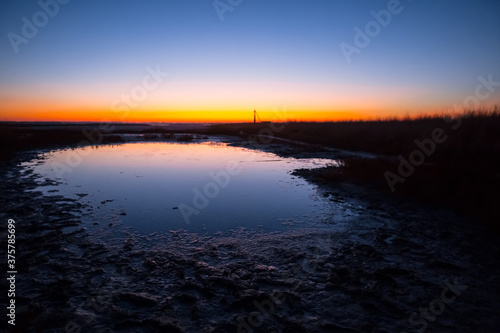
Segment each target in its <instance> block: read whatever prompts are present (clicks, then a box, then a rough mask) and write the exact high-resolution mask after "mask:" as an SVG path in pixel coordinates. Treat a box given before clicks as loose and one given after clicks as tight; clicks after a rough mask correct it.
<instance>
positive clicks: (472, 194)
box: [211, 111, 500, 227]
mask: <svg viewBox="0 0 500 333" xmlns="http://www.w3.org/2000/svg"><path fill="white" fill-rule="evenodd" d="M211 131H212V133H214V134H215V133H216V134H232V135H240V136H243V137H254V138H255V137H257V138H258V136H259V134H261V135H264V136H265V135H269V134H270V133H272V135H274V136H275V137H278V138H282V139H287V140H293V141H301V142H305V143H309V144H311V146H312V147H315V146H316V147H317V146H318V145H322V146H328V147H333V148H338V149H347V150H353V151H361V152H369V153H375V154H378V155H379V156H380V157H379V158H375V159H364V158H348V159H345V160H343V161H342V165H341V167H339V168H326V169H322V170H318V171H315V174H314V175H309V176H310V177H312V178H314V180H316V181H317V182H322V183H334V182H338V181H348V182H354V183H360V184H365V185H370V186H373V187H376V188H378V189H379V190H380V191H382V192H384V193H387V194H389V195H391V196H398V197H406V198H411V199H415V200H418V201H423V202H429V203H434V204H438V205H448V206H451V207H453V208H455V209H456V210H459V211H461V212H463V213H466V214H469V215H472V216H475V217H480V218H481V219H483V220H486V221H489V222H490V223H492V224H493V225H494V226H496V227H498V226H499V225H500V223H498V219H499V217H500V208H499V205H498V203H499V202H500V190H499V189H500V113H499V112H498V111H493V112H470V113H466V114H463V115H461V116H460V117H454V118H443V117H425V118H420V119H414V120H391V121H364V122H336V123H283V124H270V123H259V124H227V125H216V126H213V127H212V129H211ZM263 138H264V137H263ZM412 162H415V163H412ZM412 169H413V170H412ZM401 171H402V172H401ZM302 173H303V175H304V176H307V175H306V174H305V173H307V172H306V171H302Z"/></svg>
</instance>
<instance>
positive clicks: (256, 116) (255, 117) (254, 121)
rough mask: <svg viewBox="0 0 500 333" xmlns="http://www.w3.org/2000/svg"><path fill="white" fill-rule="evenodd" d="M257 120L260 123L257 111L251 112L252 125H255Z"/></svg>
mask: <svg viewBox="0 0 500 333" xmlns="http://www.w3.org/2000/svg"><path fill="white" fill-rule="evenodd" d="M257 119H259V122H262V120H260V117H259V114H258V113H257V110H255V109H254V110H253V123H254V124H255V123H256V122H257Z"/></svg>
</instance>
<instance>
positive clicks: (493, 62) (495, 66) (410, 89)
mask: <svg viewBox="0 0 500 333" xmlns="http://www.w3.org/2000/svg"><path fill="white" fill-rule="evenodd" d="M231 3H232V5H231ZM43 4H46V5H43ZM54 4H57V7H59V8H57V7H56V6H55V5H54ZM214 4H215V5H214ZM43 7H45V11H48V12H49V14H46V13H45V12H44V9H43ZM388 8H389V9H388ZM381 10H384V11H383V12H380V11H381ZM372 11H374V12H376V13H380V17H379V20H382V21H381V22H382V25H385V26H382V25H381V24H380V23H376V22H377V21H375V18H374V16H373V13H371V12H372ZM391 11H392V12H393V13H391ZM384 13H391V14H390V15H391V17H390V19H388V17H387V16H384ZM499 13H500V1H498V0H491V1H486V0H478V1H470V0H467V1H464V0H455V1H449V0H413V1H411V0H405V1H401V2H400V3H399V5H398V1H395V0H390V1H369V0H343V1H340V0H339V1H332V0H316V1H311V0H242V1H241V0H230V1H228V0H220V1H218V2H217V1H216V2H213V1H212V0H207V1H200V0H146V1H144V0H142V1H139V0H85V1H83V0H70V1H69V0H59V2H56V0H42V1H40V2H37V1H27V0H4V1H2V2H1V4H0V34H1V35H2V38H1V41H0V121H3V120H16V121H25V120H26V121H37V120H43V121H109V120H112V121H134V122H135V121H164V122H171V121H172V122H177V121H195V122H206V121H250V120H251V119H252V117H253V114H252V112H253V110H254V109H257V111H258V112H259V114H260V116H261V118H263V120H274V121H285V120H317V121H323V120H338V119H359V118H364V119H366V118H377V117H388V116H405V115H417V114H419V113H432V112H443V111H447V110H448V111H449V110H450V109H451V108H452V107H453V106H454V105H463V101H464V99H465V98H467V97H468V96H470V95H474V94H475V92H476V88H477V87H478V85H479V84H480V81H479V80H478V77H480V76H482V77H483V78H485V79H487V78H488V76H491V78H492V80H493V81H494V82H500V19H499V16H498V15H499ZM384 20H385V21H384ZM370 21H373V22H372V23H370ZM367 24H368V28H369V29H372V30H369V31H365V28H366V27H367ZM37 26H38V27H37ZM356 27H359V28H360V29H361V31H362V32H364V33H368V35H371V36H373V37H370V36H365V37H368V38H369V39H370V41H369V43H367V42H366V40H363V38H358V40H357V42H358V43H357V44H356V42H355V36H356V34H357V32H356V31H355V28H356ZM33 28H35V29H37V30H33ZM360 39H361V42H364V43H365V44H367V45H363V44H362V43H360ZM342 43H344V44H342ZM347 44H349V45H351V46H352V47H353V48H354V47H357V52H355V53H352V54H350V56H347V57H346V54H345V45H347ZM341 45H344V51H343V48H342V47H341ZM351 50H352V49H351ZM154 72H156V74H151V73H154ZM166 73H168V75H167V74H166ZM490 89H491V87H490ZM493 90H494V91H493V93H490V95H489V96H488V98H485V99H483V100H481V103H482V105H484V106H485V107H490V106H491V105H493V104H495V103H496V104H500V84H497V85H496V86H494V88H493ZM480 92H482V93H487V92H488V90H486V88H484V87H483V88H481V90H480ZM483 95H484V94H483Z"/></svg>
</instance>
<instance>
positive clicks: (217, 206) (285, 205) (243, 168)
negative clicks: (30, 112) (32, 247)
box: [24, 142, 336, 233]
mask: <svg viewBox="0 0 500 333" xmlns="http://www.w3.org/2000/svg"><path fill="white" fill-rule="evenodd" d="M41 157H42V159H41V160H38V161H33V162H29V163H25V165H24V167H25V168H26V169H32V170H33V172H35V173H36V174H38V175H39V176H40V179H51V180H57V181H58V182H59V184H57V185H49V186H41V187H39V188H37V189H36V190H38V191H42V192H43V193H44V194H45V195H63V196H65V197H68V198H72V199H78V201H79V202H81V203H82V204H84V206H83V207H84V208H83V209H82V210H83V211H82V213H83V214H84V215H83V218H82V219H83V222H84V223H86V225H87V226H97V227H101V228H102V227H108V226H113V225H123V226H126V227H130V228H132V229H134V230H135V231H138V232H140V233H151V232H156V231H169V230H179V229H183V230H188V231H193V232H206V233H215V232H217V231H226V230H235V229H238V228H245V229H247V230H248V229H253V230H263V231H275V230H282V229H285V228H291V227H296V226H305V225H314V224H318V223H321V222H322V221H323V222H324V221H325V219H330V218H333V215H334V212H333V210H335V208H334V207H332V202H329V201H328V200H326V199H324V198H321V196H320V195H318V192H317V190H316V188H315V187H314V186H313V185H310V184H308V183H307V182H306V181H304V180H303V179H300V178H297V177H294V176H292V175H291V174H290V172H291V171H293V170H294V169H297V168H315V167H321V166H325V165H328V164H335V163H336V162H335V161H334V160H329V159H295V158H282V157H278V156H277V155H275V154H271V153H266V152H262V151H258V150H251V149H245V148H240V147H233V146H229V145H228V144H226V143H222V142H203V143H196V144H181V143H170V142H148V143H126V144H122V145H113V146H111V145H109V146H99V147H82V148H77V149H74V150H57V151H51V152H48V153H45V154H43V155H42V156H41Z"/></svg>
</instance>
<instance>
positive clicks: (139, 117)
mask: <svg viewBox="0 0 500 333" xmlns="http://www.w3.org/2000/svg"><path fill="white" fill-rule="evenodd" d="M257 113H258V115H259V117H260V120H261V121H272V122H287V121H317V122H321V121H341V120H361V119H368V118H371V117H373V114H367V113H361V112H353V111H331V112H328V111H289V110H286V108H284V109H274V110H268V111H267V110H260V111H259V110H257ZM0 121H28V122H31V121H45V122H46V121H55V122H59V121H60V122H131V123H138V122H172V123H176V122H177V123H190V122H192V123H224V122H252V121H253V109H252V110H248V111H208V110H204V111H136V110H134V111H120V112H117V111H104V110H88V109H87V110H72V111H66V112H65V111H61V110H55V111H54V110H52V111H51V110H38V111H30V110H24V111H23V112H19V110H18V112H15V113H11V114H10V116H9V117H6V114H5V113H2V112H0Z"/></svg>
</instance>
